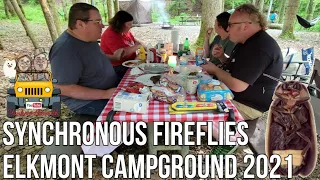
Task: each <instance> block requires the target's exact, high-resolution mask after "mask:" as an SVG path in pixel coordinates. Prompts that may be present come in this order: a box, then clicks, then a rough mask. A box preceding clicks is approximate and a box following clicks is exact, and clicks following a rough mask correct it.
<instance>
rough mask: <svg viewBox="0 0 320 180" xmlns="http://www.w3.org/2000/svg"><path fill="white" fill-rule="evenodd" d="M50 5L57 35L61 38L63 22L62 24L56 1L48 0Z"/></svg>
mask: <svg viewBox="0 0 320 180" xmlns="http://www.w3.org/2000/svg"><path fill="white" fill-rule="evenodd" d="M48 5H49V9H50V12H51V14H52V17H53V21H54V25H55V27H56V30H57V33H58V36H59V35H60V34H61V32H62V30H61V22H60V17H59V13H58V9H57V7H56V1H55V0H48Z"/></svg>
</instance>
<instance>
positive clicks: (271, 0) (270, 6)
mask: <svg viewBox="0 0 320 180" xmlns="http://www.w3.org/2000/svg"><path fill="white" fill-rule="evenodd" d="M272 3H273V0H270V5H269V9H268V16H267V21H269V16H270V11H271V8H272Z"/></svg>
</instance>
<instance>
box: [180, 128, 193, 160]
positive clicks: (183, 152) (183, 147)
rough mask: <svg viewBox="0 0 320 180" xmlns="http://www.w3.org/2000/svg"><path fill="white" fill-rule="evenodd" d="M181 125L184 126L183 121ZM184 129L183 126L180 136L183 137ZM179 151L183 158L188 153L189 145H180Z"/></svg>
mask: <svg viewBox="0 0 320 180" xmlns="http://www.w3.org/2000/svg"><path fill="white" fill-rule="evenodd" d="M183 126H185V124H184V123H183ZM190 129H191V128H190V126H189V127H188V131H190ZM184 130H185V128H184V127H183V130H182V134H183V136H182V138H183V139H184V134H185V133H184ZM180 153H181V155H182V156H183V157H184V158H185V157H186V156H187V155H188V154H189V146H187V145H184V146H182V147H181V151H180Z"/></svg>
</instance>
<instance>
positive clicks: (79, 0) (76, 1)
mask: <svg viewBox="0 0 320 180" xmlns="http://www.w3.org/2000/svg"><path fill="white" fill-rule="evenodd" d="M80 2H83V3H88V1H87V0H72V4H75V3H80Z"/></svg>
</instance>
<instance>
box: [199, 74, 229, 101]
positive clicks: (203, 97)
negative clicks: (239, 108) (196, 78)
mask: <svg viewBox="0 0 320 180" xmlns="http://www.w3.org/2000/svg"><path fill="white" fill-rule="evenodd" d="M197 91H198V93H197V96H198V100H199V101H203V102H215V101H225V100H231V99H233V97H234V96H233V94H232V92H231V90H230V89H229V88H228V87H227V86H226V85H225V84H223V83H222V82H220V81H218V80H214V79H210V80H205V81H202V80H200V84H199V86H198V89H197Z"/></svg>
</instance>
